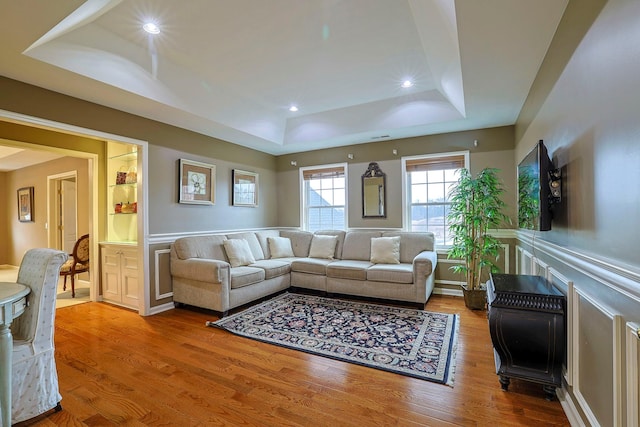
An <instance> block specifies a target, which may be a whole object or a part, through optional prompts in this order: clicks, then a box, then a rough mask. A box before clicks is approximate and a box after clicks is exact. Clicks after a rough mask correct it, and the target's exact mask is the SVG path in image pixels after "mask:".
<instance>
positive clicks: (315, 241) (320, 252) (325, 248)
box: [309, 234, 338, 259]
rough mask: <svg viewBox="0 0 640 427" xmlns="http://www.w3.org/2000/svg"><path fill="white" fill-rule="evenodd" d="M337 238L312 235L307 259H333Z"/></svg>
mask: <svg viewBox="0 0 640 427" xmlns="http://www.w3.org/2000/svg"><path fill="white" fill-rule="evenodd" d="M337 243H338V236H323V235H320V234H314V235H313V238H312V239H311V247H310V248H309V258H325V259H333V258H334V256H335V253H336V244H337Z"/></svg>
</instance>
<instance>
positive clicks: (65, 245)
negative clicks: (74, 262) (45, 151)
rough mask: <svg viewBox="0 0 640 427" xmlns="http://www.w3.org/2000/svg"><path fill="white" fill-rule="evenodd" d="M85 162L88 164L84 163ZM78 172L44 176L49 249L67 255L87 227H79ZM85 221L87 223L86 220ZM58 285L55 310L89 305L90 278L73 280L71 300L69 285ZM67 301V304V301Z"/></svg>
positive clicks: (84, 276)
mask: <svg viewBox="0 0 640 427" xmlns="http://www.w3.org/2000/svg"><path fill="white" fill-rule="evenodd" d="M87 161H88V160H87ZM77 180H78V171H77V170H73V171H68V172H62V173H59V174H56V175H49V176H47V202H48V203H47V211H48V218H47V223H46V227H47V230H48V247H50V248H53V249H58V250H61V251H63V252H65V253H67V254H71V253H72V252H73V248H74V246H75V243H76V240H77V239H78V237H79V235H78V230H79V229H80V230H85V229H87V227H88V224H80V226H79V224H78V220H79V219H78V191H77ZM85 221H86V220H85ZM60 283H61V284H63V285H64V280H63V279H61V282H60ZM60 283H59V285H58V291H57V295H58V296H57V300H61V299H63V300H65V301H57V302H56V306H58V305H59V304H63V303H64V304H63V305H62V306H66V305H72V304H74V303H80V302H85V301H89V300H90V299H91V293H92V288H93V287H92V286H91V275H89V274H87V273H82V274H79V275H78V276H77V278H76V297H75V298H72V297H71V296H70V284H69V280H67V283H66V285H67V286H66V288H67V289H64V286H61V285H60ZM66 300H68V301H66Z"/></svg>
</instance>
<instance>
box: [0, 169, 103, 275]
mask: <svg viewBox="0 0 640 427" xmlns="http://www.w3.org/2000/svg"><path fill="white" fill-rule="evenodd" d="M66 172H76V173H77V178H76V189H77V194H78V198H77V200H78V202H77V212H78V224H77V231H78V236H81V235H83V234H86V233H88V232H89V201H88V200H87V198H86V197H82V196H83V195H86V194H88V192H89V185H90V183H89V171H88V160H86V159H77V158H72V157H63V158H61V159H57V160H52V161H49V162H45V163H40V164H38V165H34V166H30V167H27V168H23V169H19V170H16V171H12V172H7V173H5V174H4V175H5V179H4V186H3V191H4V196H5V197H4V199H3V200H4V205H5V209H4V212H5V215H6V216H5V218H4V223H5V226H6V228H7V234H5V236H6V240H5V243H4V244H3V247H4V249H5V251H6V254H5V258H4V259H5V261H4V262H1V261H0V263H2V264H9V265H20V261H21V260H22V256H23V255H24V253H25V251H26V250H27V249H30V248H33V247H43V248H46V247H48V233H49V232H48V230H47V228H46V224H47V221H48V206H49V204H48V201H47V177H48V176H51V175H57V174H61V173H66ZM22 187H33V188H34V201H33V214H34V217H33V218H34V221H33V222H20V221H19V220H18V203H17V190H18V189H19V188H22Z"/></svg>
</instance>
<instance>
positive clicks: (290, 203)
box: [277, 126, 516, 228]
mask: <svg viewBox="0 0 640 427" xmlns="http://www.w3.org/2000/svg"><path fill="white" fill-rule="evenodd" d="M513 136H514V127H513V126H503V127H498V128H490V129H478V130H475V131H466V132H452V133H448V134H441V135H430V136H422V137H418V138H406V139H398V140H392V141H384V142H377V143H369V144H359V145H354V146H349V147H340V148H330V149H326V150H315V151H310V152H306V153H298V154H289V155H286V156H280V157H278V159H277V165H278V177H277V185H278V192H277V194H278V200H279V203H278V205H279V206H286V207H287V209H286V210H284V211H281V212H280V213H279V223H278V225H279V226H282V227H299V226H301V224H300V178H299V168H300V167H303V166H317V165H321V164H332V163H344V162H348V183H347V188H348V202H349V207H348V209H349V212H348V221H349V222H348V224H347V226H348V227H349V228H404V225H403V223H402V209H403V206H402V161H401V158H402V157H403V156H417V155H425V154H435V153H443V152H451V151H462V150H468V151H469V152H470V156H469V162H470V166H471V172H472V173H474V174H476V173H478V172H479V171H481V170H482V169H483V168H485V167H494V168H498V169H500V177H501V179H502V180H503V183H504V186H505V190H506V192H505V195H504V200H505V202H506V203H507V205H508V211H507V213H508V214H509V215H510V216H511V217H512V218H515V212H516V188H515V173H516V166H515V163H514V151H513V147H514V140H513ZM474 140H477V141H478V146H477V147H476V146H474V144H473V143H474ZM394 149H396V150H397V152H398V154H397V155H394V154H393V150H394ZM350 153H351V154H354V156H353V157H354V158H353V159H352V160H349V159H348V158H347V155H348V154H350ZM294 160H295V161H296V163H297V165H296V166H292V165H291V161H294ZM369 162H378V164H379V166H380V168H381V169H382V171H383V172H384V173H386V174H387V207H388V210H387V217H386V218H380V219H377V218H376V219H374V218H362V182H361V176H362V174H363V173H364V172H365V171H366V170H367V167H368V165H369ZM514 223H515V222H514Z"/></svg>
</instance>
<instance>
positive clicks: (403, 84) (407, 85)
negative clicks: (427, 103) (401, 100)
mask: <svg viewBox="0 0 640 427" xmlns="http://www.w3.org/2000/svg"><path fill="white" fill-rule="evenodd" d="M401 86H402V87H404V88H408V87H411V86H413V82H412V81H411V80H405V81H403V82H402V85H401Z"/></svg>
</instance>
